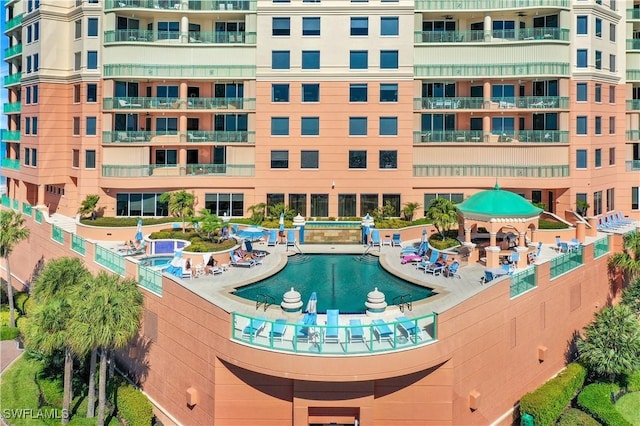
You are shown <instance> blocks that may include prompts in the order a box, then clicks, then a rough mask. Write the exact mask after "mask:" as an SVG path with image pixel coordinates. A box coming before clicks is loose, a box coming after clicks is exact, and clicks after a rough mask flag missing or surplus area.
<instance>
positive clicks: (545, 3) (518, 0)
mask: <svg viewBox="0 0 640 426" xmlns="http://www.w3.org/2000/svg"><path fill="white" fill-rule="evenodd" d="M527 7H531V8H536V7H556V8H561V9H569V8H570V7H571V1H570V0H512V1H505V0H415V9H416V11H422V10H424V11H433V10H442V11H444V10H446V11H451V12H455V11H457V10H490V9H495V10H502V9H522V8H527Z"/></svg>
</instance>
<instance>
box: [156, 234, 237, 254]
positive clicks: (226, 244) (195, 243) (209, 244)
mask: <svg viewBox="0 0 640 426" xmlns="http://www.w3.org/2000/svg"><path fill="white" fill-rule="evenodd" d="M149 238H151V239H152V240H170V239H176V240H184V241H189V242H191V245H189V247H187V248H186V250H187V251H193V252H196V253H211V252H216V251H225V250H229V249H230V248H232V247H233V246H235V245H236V244H237V243H236V242H235V240H222V241H215V242H214V241H203V240H202V238H201V236H200V235H199V234H198V233H197V232H196V231H194V230H189V231H187V232H184V233H183V232H182V231H176V230H172V229H163V230H162V231H158V232H153V233H151V235H149Z"/></svg>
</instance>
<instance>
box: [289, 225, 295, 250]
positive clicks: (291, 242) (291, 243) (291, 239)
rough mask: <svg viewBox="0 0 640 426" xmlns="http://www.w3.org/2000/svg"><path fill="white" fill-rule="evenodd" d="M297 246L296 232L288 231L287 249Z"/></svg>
mask: <svg viewBox="0 0 640 426" xmlns="http://www.w3.org/2000/svg"><path fill="white" fill-rule="evenodd" d="M295 246H296V232H295V231H294V230H293V229H289V230H288V231H287V247H295Z"/></svg>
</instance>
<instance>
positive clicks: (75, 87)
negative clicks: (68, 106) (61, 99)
mask: <svg viewBox="0 0 640 426" xmlns="http://www.w3.org/2000/svg"><path fill="white" fill-rule="evenodd" d="M73 103H74V104H77V103H80V85H79V84H74V85H73Z"/></svg>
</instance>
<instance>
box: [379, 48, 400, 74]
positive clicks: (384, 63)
mask: <svg viewBox="0 0 640 426" xmlns="http://www.w3.org/2000/svg"><path fill="white" fill-rule="evenodd" d="M380 68H381V69H384V70H396V69H398V51H397V50H381V51H380Z"/></svg>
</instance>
